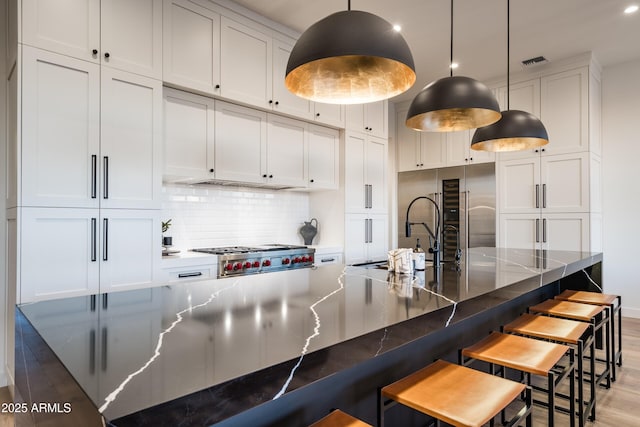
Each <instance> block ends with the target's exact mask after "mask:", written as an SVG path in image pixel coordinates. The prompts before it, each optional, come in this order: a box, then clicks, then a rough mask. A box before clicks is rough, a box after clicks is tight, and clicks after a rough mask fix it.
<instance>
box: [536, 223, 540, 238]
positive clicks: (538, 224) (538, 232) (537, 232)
mask: <svg viewBox="0 0 640 427" xmlns="http://www.w3.org/2000/svg"><path fill="white" fill-rule="evenodd" d="M536 243H540V219H539V218H536Z"/></svg>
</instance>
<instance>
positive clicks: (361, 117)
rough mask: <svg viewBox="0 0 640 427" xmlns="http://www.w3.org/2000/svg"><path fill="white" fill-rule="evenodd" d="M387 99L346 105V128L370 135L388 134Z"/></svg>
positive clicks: (381, 135)
mask: <svg viewBox="0 0 640 427" xmlns="http://www.w3.org/2000/svg"><path fill="white" fill-rule="evenodd" d="M388 114H389V113H388V101H378V102H370V103H368V104H351V105H347V106H346V128H347V129H348V130H352V131H356V132H364V133H367V134H369V135H372V136H377V137H380V138H387V137H388V136H389V128H388V126H389V117H388Z"/></svg>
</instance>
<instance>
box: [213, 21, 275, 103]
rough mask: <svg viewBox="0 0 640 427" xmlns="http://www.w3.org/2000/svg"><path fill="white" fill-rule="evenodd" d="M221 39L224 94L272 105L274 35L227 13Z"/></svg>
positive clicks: (221, 83) (222, 26)
mask: <svg viewBox="0 0 640 427" xmlns="http://www.w3.org/2000/svg"><path fill="white" fill-rule="evenodd" d="M220 42H221V44H220V67H221V68H220V94H221V95H222V96H224V97H225V98H230V99H233V100H236V101H239V102H242V103H246V104H250V105H255V106H257V107H260V108H269V107H271V105H272V104H273V103H274V99H273V97H272V91H273V77H272V76H273V68H272V67H273V58H272V38H271V37H270V36H267V35H265V34H263V33H261V32H260V31H257V30H255V29H253V28H250V27H248V26H246V25H243V24H241V23H239V22H235V21H233V20H232V19H229V18H227V17H225V16H223V17H222V19H221V25H220ZM269 101H271V104H270V103H269Z"/></svg>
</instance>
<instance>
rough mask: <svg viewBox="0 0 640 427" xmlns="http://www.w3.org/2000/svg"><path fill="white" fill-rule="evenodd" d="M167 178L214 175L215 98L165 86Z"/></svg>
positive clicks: (208, 176) (193, 178)
mask: <svg viewBox="0 0 640 427" xmlns="http://www.w3.org/2000/svg"><path fill="white" fill-rule="evenodd" d="M163 91H164V92H163V98H164V174H163V180H164V181H191V180H192V181H199V180H202V179H210V178H213V177H214V165H215V163H214V137H215V134H214V130H215V126H214V124H215V108H214V101H213V99H211V98H206V97H204V96H198V95H193V94H190V93H187V92H182V91H178V90H172V89H169V88H164V89H163Z"/></svg>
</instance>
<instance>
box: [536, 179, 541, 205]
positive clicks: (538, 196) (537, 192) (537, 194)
mask: <svg viewBox="0 0 640 427" xmlns="http://www.w3.org/2000/svg"><path fill="white" fill-rule="evenodd" d="M539 207H540V184H536V208H539Z"/></svg>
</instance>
